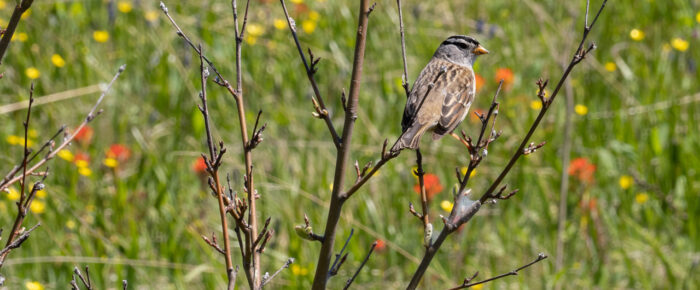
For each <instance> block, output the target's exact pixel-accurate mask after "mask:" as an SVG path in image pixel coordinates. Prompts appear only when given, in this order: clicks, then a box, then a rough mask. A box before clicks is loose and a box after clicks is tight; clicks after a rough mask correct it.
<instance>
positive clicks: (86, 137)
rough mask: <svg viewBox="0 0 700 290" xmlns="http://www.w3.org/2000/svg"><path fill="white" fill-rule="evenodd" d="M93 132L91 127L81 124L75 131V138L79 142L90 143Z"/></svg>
mask: <svg viewBox="0 0 700 290" xmlns="http://www.w3.org/2000/svg"><path fill="white" fill-rule="evenodd" d="M93 133H94V131H93V130H92V127H90V126H87V125H86V126H83V127H82V128H80V129H79V130H78V132H77V133H75V140H76V141H78V142H80V143H84V144H90V141H91V140H92V135H93Z"/></svg>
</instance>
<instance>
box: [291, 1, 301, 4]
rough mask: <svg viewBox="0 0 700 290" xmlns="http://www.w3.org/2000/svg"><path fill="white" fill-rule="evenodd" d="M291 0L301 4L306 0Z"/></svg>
mask: <svg viewBox="0 0 700 290" xmlns="http://www.w3.org/2000/svg"><path fill="white" fill-rule="evenodd" d="M289 2H292V3H294V4H301V3H304V0H290V1H289Z"/></svg>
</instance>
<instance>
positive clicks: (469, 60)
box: [435, 35, 489, 66]
mask: <svg viewBox="0 0 700 290" xmlns="http://www.w3.org/2000/svg"><path fill="white" fill-rule="evenodd" d="M487 53H489V51H488V50H486V49H485V48H484V47H483V46H481V44H479V41H477V40H476V39H474V38H473V37H471V36H466V35H453V36H450V37H448V38H447V39H446V40H445V41H443V42H442V43H441V44H440V47H438V49H437V50H436V51H435V57H439V58H444V59H447V60H449V61H451V62H454V63H456V64H460V65H464V66H472V64H473V63H474V61H475V60H476V57H477V56H479V55H482V54H487Z"/></svg>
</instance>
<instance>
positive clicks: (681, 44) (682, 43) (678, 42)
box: [671, 37, 690, 52]
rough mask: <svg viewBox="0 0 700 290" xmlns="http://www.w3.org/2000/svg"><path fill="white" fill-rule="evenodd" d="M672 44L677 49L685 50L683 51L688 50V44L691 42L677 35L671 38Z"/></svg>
mask: <svg viewBox="0 0 700 290" xmlns="http://www.w3.org/2000/svg"><path fill="white" fill-rule="evenodd" d="M671 46H672V47H673V48H675V49H676V50H677V51H681V52H683V51H686V50H688V46H690V43H689V42H688V41H687V40H685V39H683V38H680V37H676V38H674V39H672V40H671Z"/></svg>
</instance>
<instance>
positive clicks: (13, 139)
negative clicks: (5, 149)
mask: <svg viewBox="0 0 700 290" xmlns="http://www.w3.org/2000/svg"><path fill="white" fill-rule="evenodd" d="M5 140H6V141H7V143H9V144H10V145H17V146H24V137H20V136H15V135H10V136H7V138H5ZM32 145H34V141H32V140H31V139H30V140H27V147H31V146H32Z"/></svg>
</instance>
